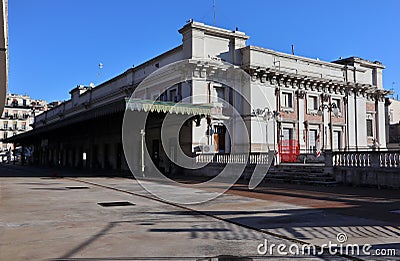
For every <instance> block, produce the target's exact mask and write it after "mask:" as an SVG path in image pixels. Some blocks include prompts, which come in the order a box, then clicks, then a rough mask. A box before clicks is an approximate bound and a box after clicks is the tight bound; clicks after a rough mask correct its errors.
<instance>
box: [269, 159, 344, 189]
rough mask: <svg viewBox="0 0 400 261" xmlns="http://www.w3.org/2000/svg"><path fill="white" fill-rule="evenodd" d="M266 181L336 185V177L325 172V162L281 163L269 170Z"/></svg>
mask: <svg viewBox="0 0 400 261" xmlns="http://www.w3.org/2000/svg"><path fill="white" fill-rule="evenodd" d="M264 181H265V182H271V183H292V184H308V185H319V186H336V185H337V184H338V183H337V182H336V181H335V178H334V177H332V176H331V175H329V174H326V173H324V165H323V164H297V163H292V164H281V165H278V166H273V167H271V168H270V169H269V170H268V173H267V175H266V176H265V178H264Z"/></svg>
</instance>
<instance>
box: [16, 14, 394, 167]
mask: <svg viewBox="0 0 400 261" xmlns="http://www.w3.org/2000/svg"><path fill="white" fill-rule="evenodd" d="M179 32H180V33H181V35H182V44H181V45H179V46H177V47H175V48H173V49H171V50H169V51H167V52H165V53H163V54H161V55H159V56H157V57H155V58H152V59H150V60H148V61H146V62H145V63H143V64H141V65H139V66H136V67H133V68H129V69H128V70H127V71H125V72H124V73H122V74H120V75H118V76H116V77H114V78H112V79H110V80H108V81H106V82H104V83H102V84H100V85H98V86H96V87H89V86H81V85H79V86H77V87H76V88H74V89H72V90H71V91H70V94H71V99H69V100H67V101H65V102H63V103H61V104H60V105H58V106H57V107H55V108H53V109H51V110H49V111H47V112H45V113H43V114H41V115H39V116H37V117H36V119H35V122H34V124H33V126H34V129H33V130H32V131H30V132H27V133H24V134H21V135H17V136H13V137H12V138H9V139H8V141H9V142H14V143H17V144H18V145H22V146H25V147H27V146H31V147H33V152H34V153H33V157H32V159H31V161H32V163H34V164H41V165H55V166H67V167H80V168H95V169H96V168H99V169H128V165H127V161H126V159H125V156H124V150H123V144H122V130H123V127H122V123H123V119H124V112H125V110H126V109H127V108H130V109H131V110H132V111H135V113H140V112H143V111H148V112H149V113H150V115H151V117H150V118H151V120H150V121H149V123H146V129H145V132H146V144H147V148H148V151H149V156H150V157H151V159H152V161H153V162H155V164H156V165H157V167H158V168H160V169H164V170H166V171H167V170H168V169H170V164H169V159H168V157H167V155H166V154H167V153H166V152H165V148H164V147H163V146H162V144H161V143H160V135H161V134H160V124H161V122H162V121H163V119H164V118H165V116H166V114H169V113H171V112H173V113H174V114H175V115H176V117H178V118H179V117H186V118H187V115H189V116H190V117H192V118H190V120H188V121H187V124H184V125H183V126H182V131H180V132H179V139H178V142H179V144H172V142H171V144H169V145H168V146H169V148H168V149H167V150H171V151H174V150H176V149H178V148H181V149H182V150H183V151H184V152H185V154H187V155H190V154H192V155H194V157H196V155H201V154H204V153H207V152H212V153H216V154H218V155H225V154H229V153H240V151H238V150H236V151H235V148H233V147H234V144H232V137H233V136H232V135H236V136H240V134H241V132H240V130H237V131H236V134H235V133H227V126H229V124H231V123H232V115H230V112H229V111H228V110H226V108H225V107H224V106H221V105H220V102H219V101H220V100H219V99H223V100H225V101H226V102H227V103H228V104H230V105H232V106H233V107H234V108H236V109H237V111H238V112H239V113H240V114H241V116H242V118H243V119H244V121H245V123H246V128H247V130H248V133H249V135H248V137H247V138H248V139H249V151H250V154H254V155H260V154H262V153H265V152H267V151H273V152H275V157H276V159H275V164H279V163H280V162H284V161H303V160H305V159H307V160H310V161H312V160H318V158H319V157H318V156H319V154H320V153H322V158H323V152H324V151H326V150H345V151H354V150H358V151H362V150H385V149H386V129H385V126H386V125H385V120H386V115H385V96H386V95H387V93H388V92H387V91H385V90H384V88H383V84H382V71H383V69H384V68H385V66H384V65H382V64H381V63H380V62H377V61H368V60H365V59H362V58H358V57H349V58H345V59H340V60H336V61H332V62H326V61H320V60H318V59H311V58H307V57H301V56H297V55H293V54H286V53H282V52H277V51H274V50H270V49H267V48H264V47H258V46H251V45H247V43H246V41H247V40H248V39H249V36H248V35H246V34H245V33H244V32H241V31H237V30H226V29H222V28H218V27H213V26H208V25H205V24H203V23H199V22H195V21H189V22H188V23H187V24H185V25H184V26H183V27H182V28H181V29H180V30H179ZM182 60H185V61H187V63H188V66H185V68H183V69H182V70H184V71H185V70H187V69H188V68H190V72H189V73H188V74H186V78H185V79H181V81H180V82H176V81H175V80H171V79H172V78H174V77H175V78H176V79H178V77H181V75H178V74H177V72H176V70H173V69H170V70H169V71H168V70H166V73H164V74H160V75H159V76H158V78H155V79H156V80H153V81H154V84H152V85H151V87H148V88H146V89H144V90H143V91H142V92H138V93H137V94H136V95H134V96H133V97H132V93H133V92H134V91H135V89H136V88H137V87H138V86H139V84H140V83H141V82H142V81H143V80H144V79H146V77H148V76H149V75H151V74H152V73H154V72H157V70H163V68H166V66H168V65H171V64H173V63H176V62H179V61H182ZM221 64H231V65H232V68H233V70H240V71H243V72H245V74H246V75H247V78H246V77H244V78H243V79H242V80H243V81H247V82H246V83H245V84H244V85H243V86H241V89H240V90H239V91H240V92H241V93H242V94H243V95H244V97H242V96H240V95H238V93H237V91H238V90H235V88H232V86H230V85H231V84H230V83H229V80H228V81H224V80H221V81H216V80H215V79H216V78H213V77H211V76H212V75H216V74H218V73H219V72H222V73H226V70H225V69H224V66H222V65H221ZM216 72H217V73H216ZM216 77H218V76H216ZM220 78H221V77H220ZM222 78H224V77H222ZM222 78H221V79H222ZM169 82H171V85H170V87H169V88H168V89H167V90H166V91H164V90H162V91H160V90H158V88H159V87H158V86H161V85H165V84H168V83H169ZM193 97H201V98H193ZM151 101H156V102H155V103H154V104H152V105H151V104H150V105H149V102H150V103H152V102H151ZM181 101H183V102H181ZM185 115H186V116H185ZM260 118H262V119H263V120H260ZM172 125H173V124H172ZM137 132H138V133H137V134H138V135H139V131H137ZM135 147H136V148H140V144H136V145H135ZM134 154H135V155H136V154H137V155H138V156H137V157H138V160H139V161H140V159H139V158H140V156H139V154H140V150H137V151H136V152H135V153H134ZM171 154H174V152H172V153H171ZM293 155H294V156H293Z"/></svg>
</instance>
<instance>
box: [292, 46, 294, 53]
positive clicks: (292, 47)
mask: <svg viewBox="0 0 400 261" xmlns="http://www.w3.org/2000/svg"><path fill="white" fill-rule="evenodd" d="M292 54H293V55H294V44H292Z"/></svg>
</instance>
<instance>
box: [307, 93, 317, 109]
mask: <svg viewBox="0 0 400 261" xmlns="http://www.w3.org/2000/svg"><path fill="white" fill-rule="evenodd" d="M307 109H308V111H317V110H318V97H317V96H314V95H313V96H311V95H310V96H308V99H307Z"/></svg>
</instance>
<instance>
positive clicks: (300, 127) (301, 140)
mask: <svg viewBox="0 0 400 261" xmlns="http://www.w3.org/2000/svg"><path fill="white" fill-rule="evenodd" d="M304 97H305V91H304V90H297V104H298V120H299V124H298V130H299V137H298V139H299V144H300V151H303V150H305V149H306V142H305V140H304V115H305V111H304Z"/></svg>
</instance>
